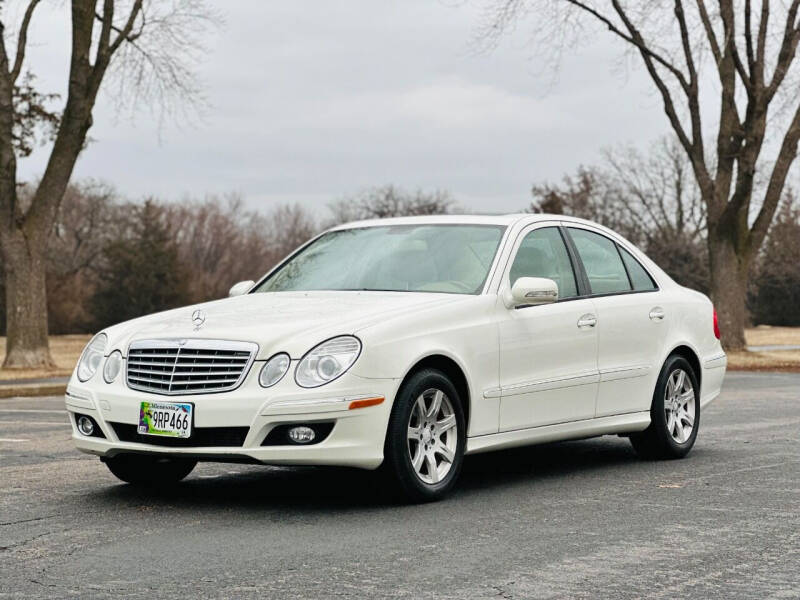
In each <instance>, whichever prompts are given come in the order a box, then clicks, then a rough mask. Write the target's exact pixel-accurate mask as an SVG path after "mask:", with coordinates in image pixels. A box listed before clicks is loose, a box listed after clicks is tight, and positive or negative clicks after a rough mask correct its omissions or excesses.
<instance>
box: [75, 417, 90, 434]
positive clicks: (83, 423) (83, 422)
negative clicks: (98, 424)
mask: <svg viewBox="0 0 800 600" xmlns="http://www.w3.org/2000/svg"><path fill="white" fill-rule="evenodd" d="M78 431H80V432H81V433H82V434H83V435H92V434H93V433H94V423H92V420H91V419H90V418H89V417H78Z"/></svg>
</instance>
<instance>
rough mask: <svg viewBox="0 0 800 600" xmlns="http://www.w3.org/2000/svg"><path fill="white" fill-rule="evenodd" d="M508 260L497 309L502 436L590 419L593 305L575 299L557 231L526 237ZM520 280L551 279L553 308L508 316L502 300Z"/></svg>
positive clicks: (594, 377) (543, 228)
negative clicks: (554, 294) (554, 291)
mask: <svg viewBox="0 0 800 600" xmlns="http://www.w3.org/2000/svg"><path fill="white" fill-rule="evenodd" d="M513 257H514V258H513V259H512V261H511V264H510V267H508V269H507V271H506V273H504V275H503V281H502V283H501V293H500V300H499V301H498V306H497V310H498V312H499V318H498V322H499V337H500V378H499V379H500V391H499V393H500V398H501V400H500V431H510V430H513V429H523V428H527V427H536V426H540V425H550V424H554V423H564V422H568V421H577V420H581V419H590V418H592V417H593V416H594V411H595V397H596V393H597V382H598V371H597V330H596V327H595V326H596V323H597V317H596V315H595V308H594V304H593V302H592V300H591V299H588V298H579V297H578V296H579V294H578V284H577V279H576V277H575V270H574V267H573V264H572V261H571V259H570V255H569V253H568V252H567V247H566V244H565V242H564V238H563V234H562V232H561V230H560V228H559V227H557V226H547V225H543V224H537V225H533V226H532V227H530V228H528V229H526V230H524V231H523V232H522V233H521V234H520V236H519V239H518V240H517V247H516V248H515V251H514V254H513ZM519 277H546V278H548V279H552V280H553V281H555V282H556V284H557V285H558V293H559V299H558V301H557V302H555V303H552V304H544V305H539V306H527V307H521V308H513V307H512V308H507V307H506V305H505V303H504V302H503V300H502V297H503V295H504V292H506V293H507V292H508V291H509V290H510V289H511V286H512V285H513V284H514V282H515V281H516V280H517V278H519Z"/></svg>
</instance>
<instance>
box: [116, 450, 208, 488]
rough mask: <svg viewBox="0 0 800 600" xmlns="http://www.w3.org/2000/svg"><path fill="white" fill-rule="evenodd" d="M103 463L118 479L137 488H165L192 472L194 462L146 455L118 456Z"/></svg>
mask: <svg viewBox="0 0 800 600" xmlns="http://www.w3.org/2000/svg"><path fill="white" fill-rule="evenodd" d="M103 462H104V463H105V464H106V466H107V467H108V470H109V471H111V472H112V473H113V474H114V475H115V476H116V477H117V478H118V479H121V480H122V481H125V482H127V483H130V484H133V485H138V486H147V487H155V486H165V485H173V484H176V483H178V482H179V481H180V480H181V479H183V478H184V477H186V476H187V475H188V474H189V473H191V472H192V469H194V467H195V465H196V464H197V461H196V460H193V459H190V458H166V457H163V456H148V455H147V454H118V455H117V456H113V457H110V458H104V459H103Z"/></svg>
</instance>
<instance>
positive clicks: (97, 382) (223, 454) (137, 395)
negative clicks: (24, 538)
mask: <svg viewBox="0 0 800 600" xmlns="http://www.w3.org/2000/svg"><path fill="white" fill-rule="evenodd" d="M254 373H255V374H256V375H254ZM256 378H257V369H255V368H253V369H251V372H250V373H249V374H248V376H247V379H246V380H245V381H244V383H243V384H242V385H241V387H239V388H237V389H236V390H232V391H230V392H224V393H215V394H202V395H194V396H172V397H169V396H162V395H158V394H151V393H146V392H139V391H135V390H131V389H129V388H128V387H127V386H126V385H125V383H124V377H120V378H119V379H118V380H117V381H115V382H114V383H113V384H110V385H107V384H105V383H104V382H103V381H102V378H93V380H90V382H89V383H88V384H81V383H80V382H78V381H77V380H76V379H75V378H73V380H72V381H70V383H69V385H68V386H67V394H66V396H65V402H66V407H67V410H68V412H69V413H70V421H71V423H72V438H73V440H74V442H75V445H76V446H77V448H78V449H79V450H81V451H83V452H87V453H90V454H95V455H97V456H101V457H102V456H105V457H111V456H114V455H116V454H120V453H155V454H160V455H179V456H191V457H197V458H198V459H200V460H209V461H215V460H217V461H225V462H258V463H263V464H272V465H337V466H349V467H358V468H364V469H375V468H377V467H378V466H379V465H380V464H381V462H382V461H383V444H384V439H385V436H386V427H387V424H388V421H389V413H390V412H391V407H392V401H393V399H394V396H395V393H396V391H397V386H398V385H399V381H398V380H396V379H366V378H363V377H358V376H357V375H353V374H350V373H347V374H345V375H344V376H343V377H341V378H339V379H338V380H336V381H334V382H332V383H330V384H328V385H326V386H323V387H320V388H316V389H302V388H299V387H298V386H297V385H296V384H294V382H293V381H291V378H290V377H286V378H284V380H283V381H281V382H280V383H278V384H277V385H276V386H274V387H273V388H269V389H263V388H261V387H260V386H259V385H258V382H257V381H256ZM287 379H288V380H289V381H286V380H287ZM379 396H383V397H384V398H385V400H384V401H383V402H382V403H381V404H378V405H374V406H369V407H365V408H357V409H354V410H351V409H349V406H350V403H351V401H353V400H355V399H360V398H372V397H379ZM145 400H146V401H164V402H173V401H174V402H187V401H188V402H192V403H193V404H194V407H195V408H194V424H193V436H194V434H195V432H196V431H197V430H198V429H207V430H208V431H211V428H241V429H237V431H242V432H243V435H244V441H243V442H242V443H241V444H239V443H235V445H219V444H216V443H215V445H213V446H212V445H205V446H204V445H197V446H195V445H181V446H172V445H162V444H164V443H166V442H165V441H163V438H154V441H153V443H142V441H139V440H141V438H139V440H137V441H123V440H121V439H120V435H119V433H120V427H119V425H120V424H121V425H123V426H125V425H127V426H128V427H127V429H128V430H130V426H131V425H134V426H135V425H138V419H139V404H140V402H142V401H145ZM75 415H87V416H90V417H92V418H93V419H94V420H95V421H96V422H97V424H98V426H99V428H100V430H101V431H102V434H103V436H104V437H95V436H85V435H82V434H81V433H80V432H79V431H78V429H77V426H76V416H75ZM306 423H332V425H333V428H332V430H331V431H330V433H329V434H328V435H327V437H325V438H324V439H323V440H322V441H321V442H318V443H314V444H308V445H297V444H290V443H288V442H287V443H285V444H282V443H279V444H277V445H266V446H262V443H263V442H264V440H265V439H266V438H267V436H268V435H269V433H270V432H271V431H272V430H273V429H274V428H275V427H277V426H279V425H285V424H306ZM245 428H246V429H245ZM245 431H246V434H245V433H244V432H245ZM123 437H124V435H123ZM183 443H185V444H191V438H190V440H189V441H187V442H183Z"/></svg>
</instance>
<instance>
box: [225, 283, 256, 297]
mask: <svg viewBox="0 0 800 600" xmlns="http://www.w3.org/2000/svg"><path fill="white" fill-rule="evenodd" d="M255 284H256V282H255V281H253V280H252V279H248V280H247V281H240V282H239V283H236V284H234V286H233V287H232V288H231V289H230V290H228V298H233V297H234V296H241V295H243V294H246V293H247V292H249V291H250V288H251V287H253V286H254V285H255Z"/></svg>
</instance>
